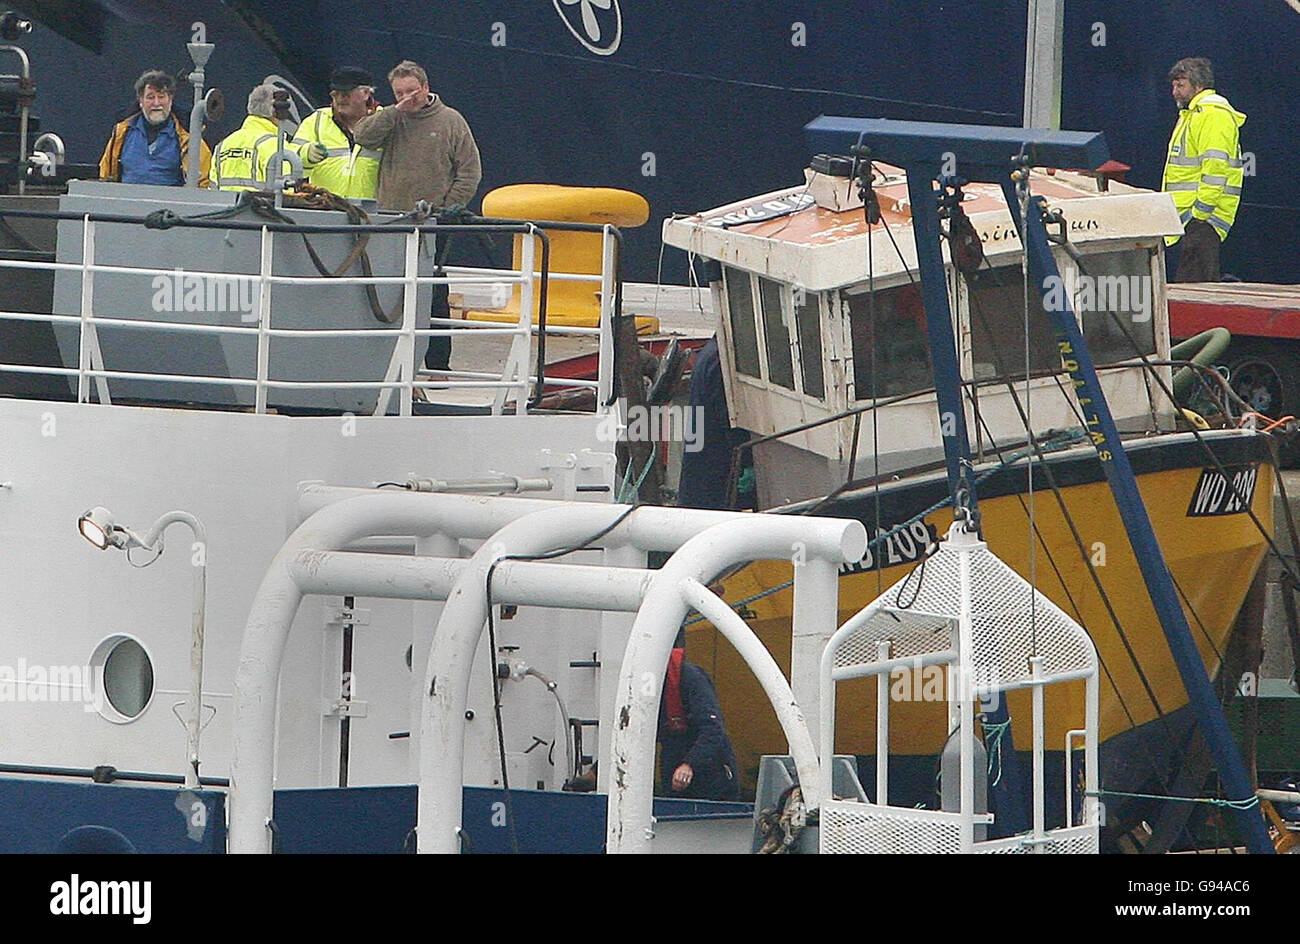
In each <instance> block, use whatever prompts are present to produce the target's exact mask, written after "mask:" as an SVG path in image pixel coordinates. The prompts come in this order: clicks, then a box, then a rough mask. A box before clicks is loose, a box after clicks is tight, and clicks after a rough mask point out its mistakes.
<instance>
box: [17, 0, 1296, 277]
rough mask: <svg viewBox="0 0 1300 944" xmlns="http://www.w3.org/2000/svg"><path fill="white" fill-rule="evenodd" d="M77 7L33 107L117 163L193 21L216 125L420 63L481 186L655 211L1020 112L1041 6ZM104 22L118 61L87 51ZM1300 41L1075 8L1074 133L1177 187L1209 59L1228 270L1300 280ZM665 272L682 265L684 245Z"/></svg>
mask: <svg viewBox="0 0 1300 944" xmlns="http://www.w3.org/2000/svg"><path fill="white" fill-rule="evenodd" d="M82 5H83V6H86V7H93V8H95V9H98V10H99V11H100V12H99V17H98V19H97V20H96V24H97V25H96V24H92V27H93V28H92V27H86V26H85V25H84V24H83V26H82V27H81V30H80V36H79V40H80V42H82V43H83V46H78V45H76V44H75V43H74V42H73V41H72V40H70V39H67V38H65V37H63V36H60V35H56V34H54V33H52V32H51V31H50V30H49V29H44V30H42V29H40V28H39V27H38V30H37V32H36V33H33V34H32V35H31V36H28V37H25V38H24V40H23V45H24V46H25V47H26V48H27V49H28V50H29V52H30V53H31V54H32V58H33V65H34V68H35V70H36V72H37V76H38V88H39V90H40V91H39V98H38V109H37V110H38V111H39V112H40V113H41V115H42V117H43V119H44V122H45V127H46V128H47V129H54V130H57V131H59V133H60V134H62V135H63V136H64V138H65V140H67V141H68V144H69V150H70V156H71V158H72V159H73V160H77V161H92V160H97V159H98V156H99V152H100V150H101V149H102V147H103V142H104V140H105V139H106V137H107V132H108V128H109V127H110V125H111V123H112V121H111V119H112V118H114V117H116V115H117V113H118V112H119V111H120V110H121V108H122V107H123V106H129V105H130V104H131V100H130V93H129V88H130V82H131V81H132V80H133V79H134V77H135V75H137V74H138V73H139V71H141V70H142V69H144V68H147V67H154V66H158V67H162V68H169V69H179V68H180V67H181V66H183V65H185V64H186V63H185V54H184V49H183V43H184V42H185V41H187V40H188V39H189V26H188V24H189V23H190V22H192V21H203V22H204V23H205V25H206V31H207V38H208V40H209V41H211V42H215V43H216V44H217V47H218V51H217V53H216V55H215V56H214V57H213V59H212V62H211V64H210V66H209V69H208V74H209V83H210V84H215V85H217V86H220V87H222V88H223V89H224V90H225V91H226V92H227V93H228V94H229V97H230V102H231V106H232V107H231V110H230V111H231V113H230V114H229V115H228V116H227V118H226V119H225V120H224V121H223V122H221V123H220V124H219V125H218V126H217V127H216V128H214V129H213V131H212V133H211V135H210V136H212V137H214V138H215V137H220V136H221V135H223V134H224V133H226V132H228V131H229V130H231V129H233V128H234V127H235V126H237V124H238V123H239V121H240V120H242V118H243V108H242V104H243V100H244V95H245V93H246V91H247V89H248V88H249V87H250V86H251V85H252V84H253V83H254V82H256V81H257V80H258V79H260V78H261V77H262V76H264V75H266V74H268V73H271V72H278V73H279V74H281V75H284V76H286V77H287V78H290V79H291V80H292V81H294V82H295V84H297V85H298V86H299V87H300V88H301V89H302V90H303V91H304V92H306V93H307V95H308V96H309V97H310V98H311V99H312V100H314V101H315V102H318V103H323V102H324V101H325V93H326V78H327V76H328V73H329V70H330V68H331V67H332V66H334V65H337V64H340V63H354V64H358V65H361V66H363V67H365V68H367V69H370V70H371V71H372V72H373V73H374V74H375V75H376V76H377V77H379V78H380V79H381V82H380V88H381V93H380V97H381V99H382V98H385V97H386V91H385V89H384V83H383V82H382V76H383V75H384V74H385V73H386V71H387V69H388V68H389V67H391V66H392V65H393V64H394V63H395V62H397V61H398V60H399V59H401V58H411V59H414V60H416V61H417V62H420V63H423V64H424V65H425V67H426V68H427V69H428V71H429V75H430V83H431V85H432V86H433V87H434V89H435V91H437V92H439V93H440V94H441V95H442V96H443V98H444V99H445V100H446V101H447V102H448V103H449V104H451V105H452V106H454V107H456V108H458V109H459V110H460V111H462V112H463V113H464V114H465V116H466V118H467V119H468V120H469V122H470V125H471V126H472V127H473V129H474V132H475V135H476V137H477V139H478V142H479V145H480V148H481V150H482V152H483V165H484V180H483V188H482V190H481V191H480V196H481V195H482V193H485V192H487V191H488V190H490V189H492V188H494V187H498V186H502V185H504V184H509V183H516V182H521V181H546V182H555V183H563V184H589V185H602V186H613V187H625V188H628V189H631V190H636V191H638V192H641V193H643V194H645V195H646V197H647V198H648V199H649V200H650V204H651V220H652V221H658V220H661V219H663V218H664V217H665V216H667V215H669V214H671V213H678V212H693V211H696V210H699V209H703V208H707V207H713V206H718V205H720V204H722V203H725V202H728V201H731V200H735V199H740V198H743V197H747V196H751V195H753V194H756V193H762V192H766V191H768V190H772V189H776V188H779V187H785V186H789V185H791V184H792V183H795V182H797V181H798V180H799V179H800V173H801V170H802V168H803V167H804V166H805V164H806V163H807V159H808V153H807V148H806V144H805V141H804V139H803V135H802V130H801V129H802V128H803V126H804V125H805V124H806V123H807V122H808V121H809V120H810V119H811V118H814V117H816V116H817V115H818V114H822V113H826V114H841V115H858V116H872V117H884V118H903V119H919V120H935V121H954V122H966V123H987V124H999V125H1018V124H1020V122H1021V113H1022V106H1021V102H1022V98H1023V90H1024V47H1025V33H1026V3H1025V0H947V2H936V0H870V2H867V0H859V2H847V3H814V2H810V0H764V2H762V3H753V2H740V0H733V2H717V0H707V2H706V0H672V2H657V3H632V2H630V0H614V2H613V3H611V4H610V5H609V8H608V9H605V8H603V7H600V6H596V5H594V4H591V3H590V2H588V0H527V2H521V0H474V2H470V3H466V2H461V0H438V2H427V0H401V2H395V3H388V4H384V5H382V6H381V7H373V6H368V5H365V4H355V3H351V2H346V0H282V2H275V3H271V2H267V0H228V2H226V3H220V2H217V0H194V2H189V3H175V4H146V3H143V2H139V3H137V2H126V0H115V2H113V3H102V4H93V3H90V2H86V0H83V3H82ZM26 6H29V7H37V8H39V7H42V6H48V7H55V6H58V7H62V6H66V4H57V5H55V4H41V3H30V4H27V5H26ZM159 10H162V11H163V12H158V11H159ZM584 11H585V13H586V14H587V15H588V16H589V18H590V19H589V21H584ZM381 15H382V16H388V17H390V18H389V19H379V18H378V17H379V16H381ZM92 19H94V18H92ZM592 26H594V27H595V29H596V31H597V32H598V33H599V37H600V38H599V39H598V40H593V39H592V38H591V33H590V32H589V28H590V27H592ZM64 28H65V32H69V34H70V35H72V31H70V30H68V29H67V27H64ZM96 30H98V32H99V33H100V34H101V42H100V44H99V45H100V52H99V53H94V52H91V51H90V50H89V49H87V48H84V44H86V43H87V42H88V41H87V39H86V36H87V35H88V34H89V35H92V36H93V35H94V33H95V31H96ZM92 45H93V43H92ZM1298 47H1300V11H1297V10H1296V9H1295V8H1294V7H1292V6H1291V5H1290V4H1289V3H1288V2H1287V0H1242V2H1239V3H1233V4H1207V3H1203V2H1199V0H1153V2H1149V3H1141V4H1134V3H1132V2H1130V0H1087V2H1080V0H1067V3H1066V24H1065V30H1064V42H1063V61H1064V90H1063V103H1062V124H1063V127H1066V128H1076V129H1087V130H1100V131H1104V132H1105V133H1106V136H1107V139H1108V141H1109V143H1110V148H1111V153H1112V155H1113V156H1114V157H1115V158H1116V159H1118V160H1121V161H1124V162H1125V163H1128V164H1130V165H1132V167H1133V170H1132V172H1131V174H1130V175H1129V180H1130V182H1133V183H1136V184H1139V185H1141V186H1148V187H1158V186H1159V183H1160V175H1161V169H1162V165H1163V159H1164V148H1165V145H1166V142H1167V140H1168V134H1169V131H1170V129H1171V128H1172V125H1173V122H1174V119H1175V111H1174V107H1173V104H1172V102H1171V100H1170V97H1169V92H1168V86H1167V83H1166V82H1165V74H1166V72H1167V70H1168V68H1169V66H1170V65H1171V64H1172V63H1173V62H1174V61H1175V60H1177V59H1178V58H1180V57H1182V56H1187V55H1204V56H1208V57H1209V58H1211V59H1212V60H1213V61H1214V63H1215V68H1216V72H1217V74H1218V76H1219V81H1218V82H1217V85H1218V86H1219V90H1220V91H1221V92H1223V93H1224V94H1225V95H1227V96H1228V98H1230V99H1231V100H1232V102H1233V104H1234V105H1235V106H1236V107H1238V108H1239V109H1240V110H1242V111H1244V112H1246V113H1247V115H1249V120H1248V121H1247V123H1246V126H1245V128H1244V129H1243V134H1242V146H1243V148H1244V149H1245V150H1246V151H1248V152H1250V153H1252V154H1253V155H1254V157H1255V160H1254V169H1255V171H1256V173H1255V175H1254V176H1253V177H1250V178H1248V179H1247V181H1246V185H1245V200H1244V203H1243V205H1242V209H1241V212H1240V214H1239V217H1238V222H1237V226H1236V228H1235V229H1234V231H1233V233H1232V236H1231V238H1230V239H1229V241H1228V242H1227V244H1226V247H1225V253H1224V269H1225V271H1226V272H1230V273H1233V274H1235V275H1237V276H1239V277H1241V278H1243V279H1246V280H1251V281H1265V282H1295V281H1300V259H1298V257H1297V253H1296V251H1295V248H1294V246H1295V238H1296V234H1297V226H1296V223H1295V215H1294V214H1295V212H1296V210H1297V207H1300V179H1298V178H1297V175H1296V174H1295V173H1294V170H1293V168H1292V166H1291V161H1292V160H1293V158H1292V156H1291V152H1292V149H1293V144H1294V140H1293V139H1294V134H1293V130H1292V129H1293V127H1294V118H1293V115H1292V109H1293V108H1294V103H1295V102H1296V101H1297V100H1300V73H1298V72H1297V71H1296V70H1295V69H1293V68H1290V67H1289V63H1290V62H1291V60H1292V58H1293V54H1294V50H1295V49H1296V48H1298ZM628 245H629V259H628V260H627V261H628V263H629V265H628V269H627V275H628V276H629V277H630V278H632V279H636V280H652V279H653V278H654V277H655V272H656V269H657V268H658V262H659V253H660V246H659V238H658V232H657V227H656V226H655V225H654V223H653V222H652V224H651V225H648V226H645V227H643V228H642V229H641V230H640V231H636V232H633V233H631V234H629V243H628ZM664 273H665V278H666V279H668V280H672V281H681V280H682V279H683V278H684V274H685V260H684V259H683V258H681V255H680V254H679V253H675V252H674V253H671V254H669V255H668V257H667V258H665V259H664Z"/></svg>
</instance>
